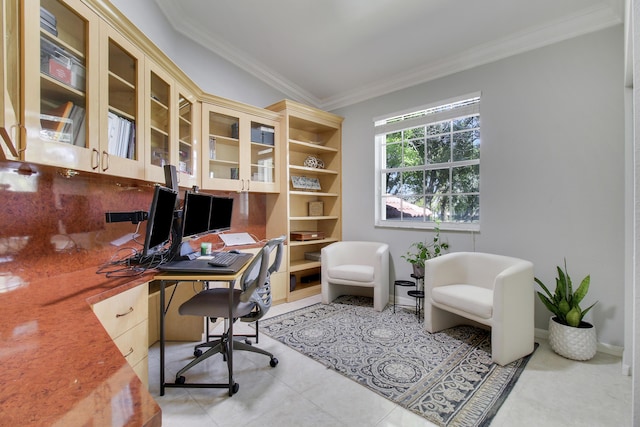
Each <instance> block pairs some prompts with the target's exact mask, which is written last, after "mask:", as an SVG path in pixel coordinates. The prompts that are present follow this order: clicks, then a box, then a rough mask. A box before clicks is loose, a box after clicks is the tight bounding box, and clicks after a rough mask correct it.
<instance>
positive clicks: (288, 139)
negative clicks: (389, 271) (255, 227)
mask: <svg viewBox="0 0 640 427" xmlns="http://www.w3.org/2000/svg"><path fill="white" fill-rule="evenodd" d="M267 108H268V109H270V110H273V111H277V112H280V113H281V114H283V116H284V118H283V120H284V125H283V131H282V139H283V143H282V144H283V147H285V149H284V150H283V151H284V154H283V159H284V160H283V161H284V162H286V167H284V168H282V178H281V179H282V181H283V182H284V183H287V184H286V185H283V186H282V189H283V191H282V192H281V194H280V195H279V196H277V197H276V196H272V197H270V198H269V200H268V202H267V204H268V210H270V211H271V214H270V216H269V219H268V222H267V234H277V233H285V234H286V235H287V236H289V237H290V238H289V244H288V258H287V259H288V263H289V265H288V272H289V275H290V276H293V277H294V279H292V280H295V288H294V289H290V288H289V287H288V288H287V301H294V300H297V299H300V298H304V297H307V296H310V295H314V294H317V293H319V292H320V261H318V260H314V259H308V258H309V256H306V255H305V254H308V253H311V254H313V253H317V252H320V250H321V249H322V247H324V246H326V245H328V244H330V243H333V242H336V241H339V240H341V239H342V217H341V212H342V179H341V176H342V156H341V146H342V118H341V117H339V116H336V115H334V114H331V113H327V112H325V111H321V110H318V109H315V108H312V107H308V106H306V105H303V104H299V103H296V102H293V101H289V100H285V101H281V102H279V103H277V104H274V105H272V106H270V107H267ZM294 181H295V183H294ZM300 181H301V182H300ZM300 187H302V188H300ZM312 203H313V204H314V206H313V208H315V209H313V208H311V207H310V204H312ZM282 218H285V219H286V220H285V221H282ZM283 223H284V225H283ZM283 227H284V229H283ZM302 231H306V232H314V234H321V235H322V236H323V238H320V239H311V240H295V239H292V238H291V233H294V232H302Z"/></svg>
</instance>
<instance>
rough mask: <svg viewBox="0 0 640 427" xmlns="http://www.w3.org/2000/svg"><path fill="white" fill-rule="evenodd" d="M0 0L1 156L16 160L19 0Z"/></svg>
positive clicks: (18, 115) (18, 81) (18, 130)
mask: <svg viewBox="0 0 640 427" xmlns="http://www.w3.org/2000/svg"><path fill="white" fill-rule="evenodd" d="M0 4H1V7H0V31H1V34H2V35H3V37H2V41H0V58H2V64H0V83H1V84H2V90H1V91H0V159H12V160H15V159H17V158H18V157H19V154H18V141H19V137H20V127H19V126H18V124H19V123H20V69H21V67H20V31H19V30H20V25H19V22H20V10H19V0H2V1H1V3H0Z"/></svg>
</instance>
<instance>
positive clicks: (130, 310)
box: [116, 307, 133, 319]
mask: <svg viewBox="0 0 640 427" xmlns="http://www.w3.org/2000/svg"><path fill="white" fill-rule="evenodd" d="M130 313H133V307H129V311H127V312H126V313H123V314H116V319H117V318H118V317H124V316H126V315H127V314H130Z"/></svg>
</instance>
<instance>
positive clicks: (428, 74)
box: [318, 5, 622, 111]
mask: <svg viewBox="0 0 640 427" xmlns="http://www.w3.org/2000/svg"><path fill="white" fill-rule="evenodd" d="M620 23H622V17H621V16H619V15H618V14H617V13H615V11H612V9H611V8H609V7H606V6H604V5H603V6H601V7H594V8H591V9H589V10H586V11H583V13H579V14H576V15H574V16H572V17H569V18H566V19H562V20H557V21H555V22H553V23H550V24H547V25H544V26H539V27H537V28H533V29H530V30H528V31H523V32H520V33H517V34H513V35H511V36H510V37H509V38H505V39H502V40H499V41H496V42H491V43H486V44H484V45H481V46H478V47H475V48H473V49H469V50H467V51H465V52H462V53H460V54H457V55H452V56H450V57H448V58H444V59H442V60H438V61H433V62H431V63H429V64H426V65H425V66H423V67H419V68H415V69H413V70H409V71H408V72H406V73H402V74H397V75H396V76H394V77H392V78H385V79H384V80H383V81H379V82H374V83H372V84H369V85H366V86H362V87H359V88H356V89H354V90H353V91H349V92H346V93H343V94H340V95H337V96H334V97H329V98H324V99H322V100H321V101H320V104H319V106H318V108H322V109H326V110H329V111H331V110H335V109H337V108H342V107H347V106H349V105H353V104H356V103H359V102H363V101H366V100H368V99H372V98H376V97H378V96H382V95H386V94H389V93H392V92H395V91H398V90H402V89H406V88H409V87H412V86H415V85H417V84H421V83H426V82H428V81H431V80H435V79H438V78H441V77H445V76H448V75H451V74H454V73H457V72H461V71H465V70H468V69H471V68H474V67H478V66H480V65H485V64H489V63H491V62H495V61H498V60H500V59H504V58H507V57H510V56H514V55H517V54H520V53H524V52H527V51H531V50H534V49H538V48H540V47H544V46H548V45H551V44H554V43H558V42H561V41H563V40H568V39H571V38H574V37H578V36H581V35H585V34H588V33H592V32H595V31H599V30H602V29H605V28H608V27H612V26H615V25H618V24H620Z"/></svg>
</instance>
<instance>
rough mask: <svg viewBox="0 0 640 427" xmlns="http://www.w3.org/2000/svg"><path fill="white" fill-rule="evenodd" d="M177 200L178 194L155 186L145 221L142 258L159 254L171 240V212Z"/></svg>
mask: <svg viewBox="0 0 640 427" xmlns="http://www.w3.org/2000/svg"><path fill="white" fill-rule="evenodd" d="M177 199H178V193H177V192H176V191H173V190H171V189H169V188H167V187H161V186H156V188H155V190H154V193H153V199H152V201H151V208H150V209H149V218H148V219H147V232H146V235H145V239H144V248H143V250H142V255H143V256H149V255H154V254H156V253H158V252H161V251H162V250H163V248H164V246H165V245H166V244H167V243H169V241H170V240H171V227H172V225H173V211H174V209H175V206H176V200H177Z"/></svg>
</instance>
